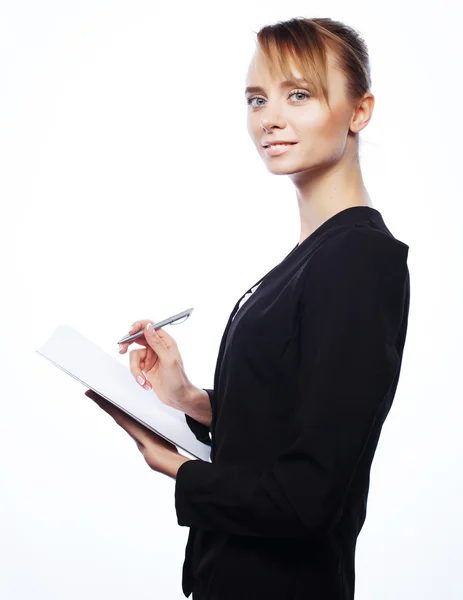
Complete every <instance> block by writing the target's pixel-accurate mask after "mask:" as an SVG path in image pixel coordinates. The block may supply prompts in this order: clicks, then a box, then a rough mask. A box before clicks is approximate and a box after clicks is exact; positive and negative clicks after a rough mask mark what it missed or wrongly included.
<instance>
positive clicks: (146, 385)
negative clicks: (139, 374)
mask: <svg viewBox="0 0 463 600" xmlns="http://www.w3.org/2000/svg"><path fill="white" fill-rule="evenodd" d="M143 387H144V388H145V390H150V389H151V387H150V386H149V385H148V384H147V383H146V384H145V385H144V386H143Z"/></svg>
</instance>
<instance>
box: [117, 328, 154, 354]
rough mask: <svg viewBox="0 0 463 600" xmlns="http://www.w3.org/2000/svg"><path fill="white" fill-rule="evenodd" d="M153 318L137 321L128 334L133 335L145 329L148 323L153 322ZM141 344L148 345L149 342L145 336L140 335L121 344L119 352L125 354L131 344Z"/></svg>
mask: <svg viewBox="0 0 463 600" xmlns="http://www.w3.org/2000/svg"><path fill="white" fill-rule="evenodd" d="M151 321H152V319H141V320H139V321H135V322H134V323H133V324H132V326H131V327H130V329H129V332H128V334H127V335H132V334H134V333H138V332H139V331H140V330H142V329H144V327H145V325H146V324H147V323H151ZM122 337H124V336H122ZM133 343H135V344H139V345H140V346H148V343H147V341H146V339H145V337H144V336H143V337H139V338H137V339H136V340H131V341H130V342H122V344H119V354H125V353H126V352H127V350H128V348H129V346H130V344H133Z"/></svg>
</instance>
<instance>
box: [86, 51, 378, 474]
mask: <svg viewBox="0 0 463 600" xmlns="http://www.w3.org/2000/svg"><path fill="white" fill-rule="evenodd" d="M327 58H328V93H329V99H330V104H331V111H330V109H329V108H328V107H327V106H325V104H324V103H323V102H322V100H321V99H318V98H315V97H312V96H310V92H309V90H308V89H307V88H306V87H304V86H303V85H302V86H297V87H295V86H294V85H292V86H290V87H284V88H281V87H280V84H281V82H282V81H283V80H284V76H283V75H281V76H279V77H277V78H276V79H272V77H271V76H270V74H269V72H268V70H267V68H266V66H265V62H264V60H263V57H262V55H261V54H260V53H259V51H258V50H257V51H256V53H255V54H254V56H253V57H252V59H251V62H250V65H249V68H248V72H247V76H246V87H247V86H253V87H255V86H259V87H261V88H262V91H259V92H248V93H246V98H247V99H248V98H249V99H250V98H253V100H252V103H251V105H250V106H249V107H248V116H247V128H248V132H249V134H250V136H251V139H252V140H253V142H254V144H255V146H256V148H257V151H258V152H259V154H260V156H261V157H262V160H263V161H264V162H265V164H266V166H267V168H268V170H269V171H270V172H271V173H273V174H275V175H288V177H289V178H290V179H291V181H292V182H293V183H294V186H295V188H296V198H297V203H298V207H299V215H300V240H299V243H301V242H302V241H304V239H305V238H307V237H308V236H309V235H310V234H311V233H313V231H315V229H317V228H318V227H319V226H320V225H321V224H322V223H324V222H325V221H326V220H327V219H329V218H330V217H331V216H333V215H335V214H336V213H338V212H339V211H341V210H343V209H345V208H349V207H351V206H372V204H371V200H370V197H369V195H368V192H367V190H366V188H365V185H364V183H363V179H362V173H361V170H360V164H359V160H358V136H357V134H358V133H359V132H360V131H361V130H362V129H363V128H364V127H366V126H367V125H368V123H369V121H370V119H371V116H372V113H373V108H374V96H373V95H372V94H371V93H366V94H365V95H364V96H363V97H362V98H361V99H360V100H359V101H357V102H355V103H351V102H349V101H348V99H347V97H346V93H345V90H346V79H345V76H344V74H343V73H342V72H341V71H340V70H339V69H338V68H337V67H336V65H335V62H334V55H333V54H332V53H331V51H328V56H327ZM292 71H293V74H294V76H295V77H300V76H301V73H300V72H298V71H297V69H296V68H295V67H294V66H293V69H292ZM304 91H305V92H306V93H307V94H309V96H308V97H304V95H303V93H304ZM296 92H297V93H296ZM299 92H302V94H300V93H299ZM257 98H259V100H258V99H257ZM277 140H287V141H294V142H297V144H296V145H295V146H293V147H292V148H291V149H290V150H289V151H288V152H286V153H285V154H282V155H280V156H274V157H272V156H267V155H266V153H265V152H264V148H263V147H262V145H261V144H262V143H263V142H272V141H277ZM85 394H86V396H88V397H89V398H91V399H92V400H94V401H95V402H96V403H97V404H98V405H99V406H100V407H101V408H102V409H103V410H105V411H106V412H107V413H108V414H109V415H110V416H111V417H113V419H114V420H115V421H116V423H117V424H118V425H119V426H120V427H122V428H123V429H124V430H125V431H126V432H127V433H128V434H129V435H130V436H131V437H132V439H133V440H134V441H135V443H136V445H137V447H138V449H139V450H140V452H141V453H142V454H143V457H144V458H145V461H146V462H147V464H148V466H149V467H150V468H151V469H153V470H155V471H157V472H158V473H162V474H164V475H167V476H168V477H171V478H172V479H176V477H177V472H178V469H179V468H180V466H181V465H182V464H184V463H185V462H187V461H189V460H191V459H189V458H186V457H185V456H182V455H181V454H179V452H178V450H177V448H176V446H174V445H173V444H171V443H170V442H167V441H166V440H164V438H162V437H160V436H158V435H156V434H155V433H153V432H152V431H150V430H148V429H146V428H145V427H144V426H143V425H141V424H140V423H138V422H137V421H135V420H134V419H132V418H131V417H129V416H128V415H126V414H125V413H124V412H123V411H121V410H119V409H118V408H117V407H115V406H113V405H112V404H111V403H110V402H108V401H107V400H105V399H104V398H102V397H101V396H99V395H98V394H96V393H95V392H94V391H92V390H87V391H86V392H85Z"/></svg>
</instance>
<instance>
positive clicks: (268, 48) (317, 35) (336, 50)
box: [254, 17, 371, 110]
mask: <svg viewBox="0 0 463 600" xmlns="http://www.w3.org/2000/svg"><path fill="white" fill-rule="evenodd" d="M254 33H256V34H257V40H256V44H257V48H258V50H261V51H262V53H263V56H264V58H265V59H266V62H267V64H268V68H269V70H270V73H271V74H272V75H274V74H275V69H276V68H278V69H279V70H280V72H282V73H283V75H284V76H285V77H286V78H287V79H292V78H293V76H294V74H293V72H292V69H291V63H293V64H294V65H295V66H296V67H297V68H298V70H299V71H300V72H301V74H302V76H303V78H304V79H306V80H307V82H308V86H309V91H310V93H311V94H312V95H313V96H314V97H317V98H321V99H322V100H323V101H324V102H325V104H326V105H327V106H328V108H329V109H330V110H331V107H330V103H329V98H328V84H327V50H328V49H329V50H331V51H332V53H333V57H334V60H335V66H336V68H338V69H340V70H341V71H342V72H343V73H344V75H345V77H346V80H347V85H346V96H347V99H348V101H349V102H352V103H355V102H356V101H358V100H360V98H361V97H362V96H363V95H364V94H365V93H366V92H369V91H370V88H371V74H370V59H369V56H368V48H367V45H366V44H365V41H364V40H363V38H362V37H361V35H360V34H359V33H358V31H356V30H355V29H353V28H352V27H349V26H347V25H345V24H344V23H341V22H340V21H333V20H332V19H329V18H313V19H308V18H304V17H296V18H293V19H289V20H288V21H278V22H277V23H275V24H273V25H266V26H264V27H262V29H260V30H259V31H258V32H254ZM275 58H276V60H275Z"/></svg>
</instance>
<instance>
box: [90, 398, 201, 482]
mask: <svg viewBox="0 0 463 600" xmlns="http://www.w3.org/2000/svg"><path fill="white" fill-rule="evenodd" d="M85 395H86V396H87V397H88V398H90V399H91V400H93V401H94V402H95V403H96V404H98V406H99V407H100V408H102V409H103V410H104V411H106V412H107V413H108V414H109V415H110V416H111V417H112V418H113V419H114V420H115V421H116V423H117V424H118V425H120V426H121V427H122V429H125V431H127V433H128V434H129V435H130V437H131V438H132V439H133V440H134V441H135V443H136V444H137V447H138V449H139V450H140V452H141V453H142V454H143V457H144V459H145V461H146V462H147V464H148V466H149V467H151V469H153V470H154V471H158V472H159V473H163V474H164V475H168V476H169V477H172V478H173V479H175V478H176V476H177V471H178V468H179V467H180V465H182V464H183V463H184V462H186V461H188V460H191V459H189V458H186V457H185V456H182V455H181V454H180V453H179V451H178V450H177V447H176V446H175V445H174V444H171V443H170V442H168V441H167V440H165V439H164V438H163V437H161V436H160V435H157V434H156V433H154V431H151V430H150V429H147V428H146V427H145V426H144V425H142V424H141V423H139V422H138V421H136V420H135V419H133V418H132V417H131V416H129V415H128V414H126V413H125V412H124V411H123V410H121V409H120V408H118V407H117V406H114V404H112V403H111V402H109V401H108V400H106V398H103V397H102V396H100V394H97V393H96V392H95V391H94V390H91V389H89V390H87V391H86V392H85Z"/></svg>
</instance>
